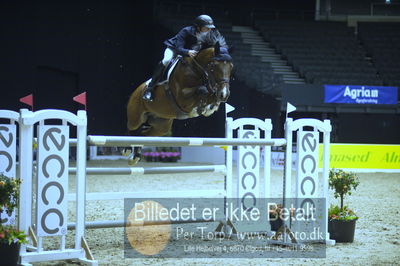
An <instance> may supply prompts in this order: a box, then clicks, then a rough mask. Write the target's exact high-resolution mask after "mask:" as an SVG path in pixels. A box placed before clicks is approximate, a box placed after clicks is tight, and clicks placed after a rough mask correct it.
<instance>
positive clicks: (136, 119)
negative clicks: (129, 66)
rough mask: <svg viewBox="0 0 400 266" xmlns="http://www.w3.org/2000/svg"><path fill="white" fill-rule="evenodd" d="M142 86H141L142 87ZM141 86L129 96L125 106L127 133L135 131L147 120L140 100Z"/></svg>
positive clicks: (145, 111)
mask: <svg viewBox="0 0 400 266" xmlns="http://www.w3.org/2000/svg"><path fill="white" fill-rule="evenodd" d="M142 86H143V85H142ZM142 86H140V87H139V88H137V89H136V90H135V91H134V92H133V93H132V95H131V97H130V98H129V101H128V106H127V118H128V123H127V127H128V130H129V131H135V130H137V129H138V128H140V126H141V125H142V124H144V123H145V122H146V120H147V110H146V109H145V106H144V104H143V101H142V98H141V93H140V92H141V91H142Z"/></svg>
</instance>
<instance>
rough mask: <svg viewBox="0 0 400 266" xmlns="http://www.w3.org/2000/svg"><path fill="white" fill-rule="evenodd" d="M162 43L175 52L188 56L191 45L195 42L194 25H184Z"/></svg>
mask: <svg viewBox="0 0 400 266" xmlns="http://www.w3.org/2000/svg"><path fill="white" fill-rule="evenodd" d="M164 44H165V45H166V46H167V47H169V48H171V49H173V50H174V51H175V52H176V53H177V54H179V55H184V56H188V55H189V54H188V53H189V50H190V49H191V47H192V46H193V45H195V44H197V37H196V27H195V26H188V27H184V28H183V29H181V30H180V31H179V32H178V34H176V35H175V36H174V37H172V38H171V39H168V40H166V41H165V42H164Z"/></svg>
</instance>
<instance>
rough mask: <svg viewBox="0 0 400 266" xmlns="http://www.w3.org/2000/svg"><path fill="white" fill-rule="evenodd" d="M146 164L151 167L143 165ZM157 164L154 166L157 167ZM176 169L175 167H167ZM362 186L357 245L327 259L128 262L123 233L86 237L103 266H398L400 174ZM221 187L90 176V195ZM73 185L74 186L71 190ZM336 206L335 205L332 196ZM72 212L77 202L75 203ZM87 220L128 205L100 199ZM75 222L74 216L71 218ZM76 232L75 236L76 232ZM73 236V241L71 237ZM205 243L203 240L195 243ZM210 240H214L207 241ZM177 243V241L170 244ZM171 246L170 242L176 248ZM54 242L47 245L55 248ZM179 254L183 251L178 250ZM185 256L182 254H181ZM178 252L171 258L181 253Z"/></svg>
mask: <svg viewBox="0 0 400 266" xmlns="http://www.w3.org/2000/svg"><path fill="white" fill-rule="evenodd" d="M141 165H142V166H149V164H148V163H142V164H141ZM156 165H157V164H155V163H153V164H152V165H151V166H156ZM168 165H177V164H173V163H169V164H162V166H168ZM88 166H93V167H101V166H103V167H112V166H114V167H117V166H120V167H124V166H125V167H126V162H125V161H94V162H93V161H92V162H89V163H88ZM281 174H282V173H281V171H275V170H274V171H273V174H272V182H273V187H272V191H273V193H274V194H275V195H276V196H279V194H281V191H282V190H281ZM359 178H360V181H361V182H360V185H359V187H358V188H357V190H356V191H355V192H354V194H353V195H352V196H350V197H348V198H347V199H345V203H346V204H348V205H349V206H351V207H352V208H353V209H354V210H355V211H356V213H357V214H358V215H359V217H360V219H359V220H358V221H357V224H356V233H355V240H354V243H351V244H340V243H339V244H336V245H335V246H328V247H327V252H326V254H327V256H326V258H324V259H305V258H287V259H284V258H257V259H255V258H253V259H243V258H236V259H221V258H199V259H172V258H154V259H153V258H152V259H150V258H141V259H137V258H135V259H132V258H124V229H123V228H112V229H87V231H86V238H87V241H88V243H89V245H90V247H91V249H92V252H93V255H94V257H95V258H96V259H97V260H98V261H99V265H174V266H177V265H221V264H223V265H310V264H311V265H399V264H400V252H399V250H400V221H399V220H400V174H398V173H397V174H388V173H375V174H369V173H361V174H359ZM194 184H195V185H196V189H222V188H223V177H222V175H213V174H208V173H204V174H196V175H193V174H176V175H146V176H88V181H87V191H88V192H101V191H102V192H106V191H115V192H117V191H154V190H175V189H177V188H178V187H179V189H183V190H184V189H194ZM73 190H74V189H73V182H71V183H70V191H71V192H72V191H73ZM330 200H331V202H334V203H335V202H336V200H335V199H334V198H333V194H331V199H330ZM70 207H71V209H72V208H73V206H72V204H71V205H70ZM86 212H87V220H112V219H123V217H124V216H123V215H124V214H123V201H122V200H121V201H95V202H90V204H88V206H87V209H86ZM71 218H73V216H72V215H71ZM71 233H72V234H73V232H71ZM71 237H72V236H69V237H68V239H71ZM195 241H204V240H199V239H197V240H195ZM208 242H209V241H208ZM171 243H172V244H173V241H172V242H171ZM171 243H170V244H171ZM53 244H54V242H50V243H48V244H47V245H53ZM175 252H179V251H175ZM182 252H183V251H182ZM177 254H178V253H175V254H171V256H173V255H177ZM34 265H79V262H75V261H67V262H49V263H40V264H34Z"/></svg>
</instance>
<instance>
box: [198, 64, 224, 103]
mask: <svg viewBox="0 0 400 266" xmlns="http://www.w3.org/2000/svg"><path fill="white" fill-rule="evenodd" d="M193 62H194V63H195V64H196V66H197V67H198V68H199V69H200V71H201V72H202V79H203V82H204V85H205V87H206V88H207V91H208V92H209V93H210V94H211V95H215V94H216V93H217V90H216V89H214V88H216V85H217V84H221V85H222V84H224V83H229V79H227V78H221V79H218V80H217V79H216V78H215V76H214V75H211V74H210V73H208V71H207V69H209V68H210V66H211V65H213V66H214V61H211V62H210V63H208V64H207V66H206V67H205V68H204V67H203V66H202V65H200V64H199V62H197V60H196V59H195V58H193ZM210 71H211V72H213V71H214V69H213V68H211V69H210Z"/></svg>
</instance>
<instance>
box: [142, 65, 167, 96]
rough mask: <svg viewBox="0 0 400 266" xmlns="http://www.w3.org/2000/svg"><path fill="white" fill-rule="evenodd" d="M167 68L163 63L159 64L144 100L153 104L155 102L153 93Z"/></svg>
mask: <svg viewBox="0 0 400 266" xmlns="http://www.w3.org/2000/svg"><path fill="white" fill-rule="evenodd" d="M165 68H166V67H165V66H164V64H163V63H162V62H159V63H158V65H157V67H156V69H155V70H154V73H153V76H152V78H151V81H150V83H149V86H147V88H146V91H145V92H144V94H143V97H142V98H143V100H145V101H148V102H152V101H153V91H154V88H155V87H156V84H157V83H158V81H159V80H160V78H161V76H162V74H163V73H164V70H165Z"/></svg>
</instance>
